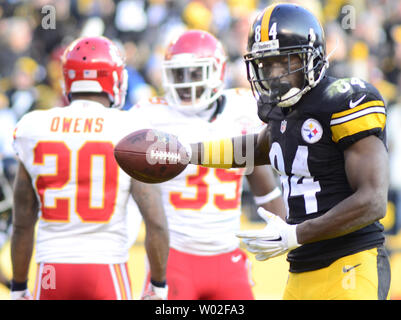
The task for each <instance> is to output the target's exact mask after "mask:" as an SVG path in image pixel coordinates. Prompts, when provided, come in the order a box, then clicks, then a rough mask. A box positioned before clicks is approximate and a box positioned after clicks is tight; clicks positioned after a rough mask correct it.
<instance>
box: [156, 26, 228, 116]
mask: <svg viewBox="0 0 401 320" xmlns="http://www.w3.org/2000/svg"><path fill="white" fill-rule="evenodd" d="M225 61H226V58H225V54H224V51H223V48H222V46H221V43H220V42H219V41H218V40H217V39H216V38H214V36H212V35H211V34H209V33H207V32H205V31H200V30H190V31H187V32H185V33H183V34H182V35H181V36H180V37H178V39H177V40H175V41H173V42H172V43H171V44H170V46H169V48H168V49H167V53H166V57H165V60H164V62H163V66H162V69H163V87H164V89H165V91H166V94H165V98H166V100H167V102H168V103H169V104H170V105H171V106H172V107H174V108H176V109H178V110H179V111H181V112H184V113H189V114H191V113H199V112H201V111H203V110H205V109H207V108H209V106H210V105H211V104H212V103H213V102H214V101H216V100H217V99H218V98H219V97H220V95H221V93H222V90H223V86H224V82H223V77H224V69H225Z"/></svg>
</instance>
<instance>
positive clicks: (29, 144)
mask: <svg viewBox="0 0 401 320" xmlns="http://www.w3.org/2000/svg"><path fill="white" fill-rule="evenodd" d="M144 126H146V124H145V123H144V121H143V120H138V121H136V120H135V119H133V118H131V119H129V118H128V117H127V112H124V111H120V110H117V109H110V108H105V107H104V106H103V105H101V104H99V103H97V102H91V101H86V100H77V101H74V102H72V103H71V105H70V106H67V107H64V108H52V109H49V110H38V111H33V112H31V113H28V114H26V115H25V116H24V117H23V118H22V119H21V120H20V121H19V123H18V124H17V127H16V131H15V134H14V138H15V140H14V148H15V150H16V152H17V154H18V157H19V159H20V160H21V161H22V162H23V164H24V166H25V168H26V169H27V171H28V172H29V174H30V176H31V178H32V184H33V187H34V188H35V190H36V194H37V198H38V202H39V208H40V212H39V215H40V219H39V225H38V233H37V242H36V261H37V262H48V263H51V262H53V263H108V264H109V263H123V262H125V261H127V259H128V244H127V228H126V222H125V219H126V208H125V205H126V203H127V200H128V197H129V189H130V183H131V182H130V177H129V176H128V175H126V174H125V173H124V172H123V171H122V170H121V169H120V168H119V167H118V165H117V162H116V161H115V159H114V154H113V149H114V145H115V144H116V143H117V142H118V141H119V140H120V139H121V138H122V137H124V136H125V135H127V134H128V133H130V132H132V131H135V130H139V129H142V128H144Z"/></svg>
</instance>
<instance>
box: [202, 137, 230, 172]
mask: <svg viewBox="0 0 401 320" xmlns="http://www.w3.org/2000/svg"><path fill="white" fill-rule="evenodd" d="M203 152H204V154H203V159H202V165H203V166H204V167H212V168H223V169H229V168H231V167H232V164H233V160H234V148H233V142H232V140H231V138H227V139H221V140H216V141H207V142H203Z"/></svg>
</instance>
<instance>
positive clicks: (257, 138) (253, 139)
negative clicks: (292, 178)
mask: <svg viewBox="0 0 401 320" xmlns="http://www.w3.org/2000/svg"><path fill="white" fill-rule="evenodd" d="M190 147H191V160H190V163H191V164H197V165H202V166H205V167H211V168H226V169H227V168H244V167H253V166H260V165H264V164H269V163H270V161H269V156H268V154H269V138H268V127H267V126H266V128H265V129H264V130H262V131H261V132H260V133H259V134H247V135H242V136H238V137H233V138H226V139H220V140H212V141H205V142H199V143H196V144H191V145H190Z"/></svg>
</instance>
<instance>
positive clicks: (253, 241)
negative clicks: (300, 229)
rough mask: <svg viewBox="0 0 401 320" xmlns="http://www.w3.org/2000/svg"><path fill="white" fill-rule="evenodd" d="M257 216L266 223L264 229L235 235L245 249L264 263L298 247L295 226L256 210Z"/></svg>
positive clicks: (263, 210) (261, 209) (269, 213)
mask: <svg viewBox="0 0 401 320" xmlns="http://www.w3.org/2000/svg"><path fill="white" fill-rule="evenodd" d="M258 214H259V216H261V217H262V219H263V220H264V221H265V222H266V223H267V226H266V227H265V228H264V229H260V230H248V231H241V232H238V233H237V234H236V236H237V237H238V238H241V239H242V241H243V242H244V243H245V245H246V249H247V250H248V251H249V252H251V253H254V254H256V256H255V258H256V260H259V261H264V260H267V259H270V258H273V257H277V256H280V255H282V254H284V253H286V252H288V251H291V250H293V249H295V248H297V247H299V246H300V244H299V243H298V241H297V233H296V227H297V226H296V225H290V224H287V223H286V222H284V221H283V220H282V219H281V218H280V217H279V216H277V215H275V214H273V213H271V212H269V211H267V210H265V209H263V208H259V209H258Z"/></svg>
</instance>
